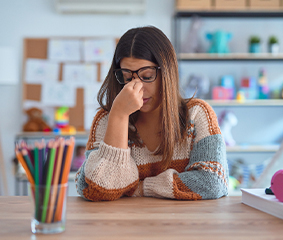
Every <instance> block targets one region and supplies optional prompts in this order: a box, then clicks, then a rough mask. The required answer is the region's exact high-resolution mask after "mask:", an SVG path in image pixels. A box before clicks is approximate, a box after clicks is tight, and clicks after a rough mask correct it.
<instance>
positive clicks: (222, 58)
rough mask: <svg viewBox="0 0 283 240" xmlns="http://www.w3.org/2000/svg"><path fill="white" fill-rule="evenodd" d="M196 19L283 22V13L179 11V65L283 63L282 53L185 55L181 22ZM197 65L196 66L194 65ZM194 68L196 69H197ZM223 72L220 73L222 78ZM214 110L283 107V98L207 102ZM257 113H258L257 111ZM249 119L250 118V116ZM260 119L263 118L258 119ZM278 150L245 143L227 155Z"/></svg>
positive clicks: (176, 31) (176, 20)
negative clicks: (242, 19) (281, 20)
mask: <svg viewBox="0 0 283 240" xmlns="http://www.w3.org/2000/svg"><path fill="white" fill-rule="evenodd" d="M194 16H199V17H201V18H202V19H205V18H214V19H215V18H222V19H232V18H246V19H253V18H274V19H275V18H281V19H283V10H282V11H270V10H268V11H250V10H245V11H214V10H209V11H208V10H207V11H177V12H176V13H175V15H174V31H173V35H174V36H173V43H174V47H175V50H176V53H177V58H178V61H179V63H180V62H187V63H188V64H190V63H195V62H197V63H199V64H203V63H204V64H205V63H206V64H210V63H212V62H219V63H220V64H222V63H223V64H225V63H226V62H227V63H230V64H231V63H232V62H237V64H239V63H240V64H241V63H243V64H246V63H253V62H256V63H259V64H262V63H265V62H267V63H276V64H278V63H280V62H282V63H283V53H279V54H276V55H272V54H271V53H258V54H252V53H244V52H237V53H229V54H209V53H184V52H181V51H180V49H181V42H182V41H181V40H182V39H181V36H184V34H181V33H182V30H183V31H184V29H183V28H181V20H182V19H188V18H192V17H194ZM195 65H196V64H195ZM195 65H193V66H195ZM220 74H221V73H219V75H220ZM206 101H207V102H208V103H209V104H210V105H211V106H212V107H213V108H215V110H220V109H223V108H238V111H243V110H241V109H239V107H244V108H245V107H249V109H252V108H258V107H272V108H273V107H280V109H282V108H281V107H283V99H266V100H245V101H241V102H240V101H237V100H206ZM257 112H259V111H258V110H257ZM247 117H248V115H247ZM259 120H260V119H259ZM278 149H279V145H267V144H263V145H253V144H245V145H236V146H233V147H229V146H227V147H226V151H227V155H228V156H229V157H231V158H232V159H233V158H238V157H240V158H241V159H242V158H246V157H251V158H253V157H254V156H258V154H262V156H272V155H274V154H275V153H276V152H277V151H278ZM229 194H230V195H240V194H241V193H240V192H239V191H233V192H232V194H231V193H229Z"/></svg>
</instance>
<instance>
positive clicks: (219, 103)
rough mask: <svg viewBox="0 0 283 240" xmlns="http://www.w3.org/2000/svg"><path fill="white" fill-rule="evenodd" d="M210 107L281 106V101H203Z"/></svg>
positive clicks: (282, 102) (282, 100) (282, 104)
mask: <svg viewBox="0 0 283 240" xmlns="http://www.w3.org/2000/svg"><path fill="white" fill-rule="evenodd" d="M205 101H206V102H208V103H209V104H210V105H211V106H251V107H256V106H283V99H257V100H244V101H238V100H205Z"/></svg>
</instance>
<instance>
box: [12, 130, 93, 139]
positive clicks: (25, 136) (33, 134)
mask: <svg viewBox="0 0 283 240" xmlns="http://www.w3.org/2000/svg"><path fill="white" fill-rule="evenodd" d="M70 136H74V137H76V138H88V136H89V132H81V131H77V132H76V133H75V134H71V133H63V134H58V133H54V132H20V133H18V134H17V135H16V141H17V140H19V139H39V138H56V137H70Z"/></svg>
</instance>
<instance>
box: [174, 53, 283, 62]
mask: <svg viewBox="0 0 283 240" xmlns="http://www.w3.org/2000/svg"><path fill="white" fill-rule="evenodd" d="M178 59H179V60H183V61H185V60H188V61H193V60H196V61H197V60H201V61H207V60H209V61H210V60H225V61H227V60H243V61H246V60H248V61H249V60H252V61H257V60H265V61H268V60H271V61H274V60H283V53H279V54H276V55H273V54H271V53H222V54H216V53H179V54H178Z"/></svg>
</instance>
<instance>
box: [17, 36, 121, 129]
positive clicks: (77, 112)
mask: <svg viewBox="0 0 283 240" xmlns="http://www.w3.org/2000/svg"><path fill="white" fill-rule="evenodd" d="M57 38H58V39H64V40H66V39H76V40H82V41H83V40H85V39H93V38H79V37H76V38H74V37H57ZM50 39H56V38H54V37H52V38H25V39H24V47H23V49H24V53H23V74H22V82H23V87H22V89H23V94H22V96H23V103H24V102H25V101H27V100H31V101H38V102H40V101H41V90H42V89H41V88H42V84H38V83H36V84H34V83H29V82H27V81H25V71H26V62H27V60H28V59H45V60H47V59H48V42H49V40H50ZM113 40H114V43H115V44H117V42H118V39H117V38H113ZM82 61H83V60H81V61H80V62H77V63H83V62H82ZM59 64H60V67H59V77H58V81H59V82H60V81H62V69H63V65H64V64H66V62H59ZM93 64H96V65H97V81H101V63H100V62H93ZM75 94H76V102H75V105H74V106H73V107H70V108H69V124H70V125H71V126H74V127H75V128H76V129H77V131H84V130H85V126H84V116H85V115H84V89H83V88H80V87H78V88H76V93H75ZM23 108H24V105H23Z"/></svg>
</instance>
